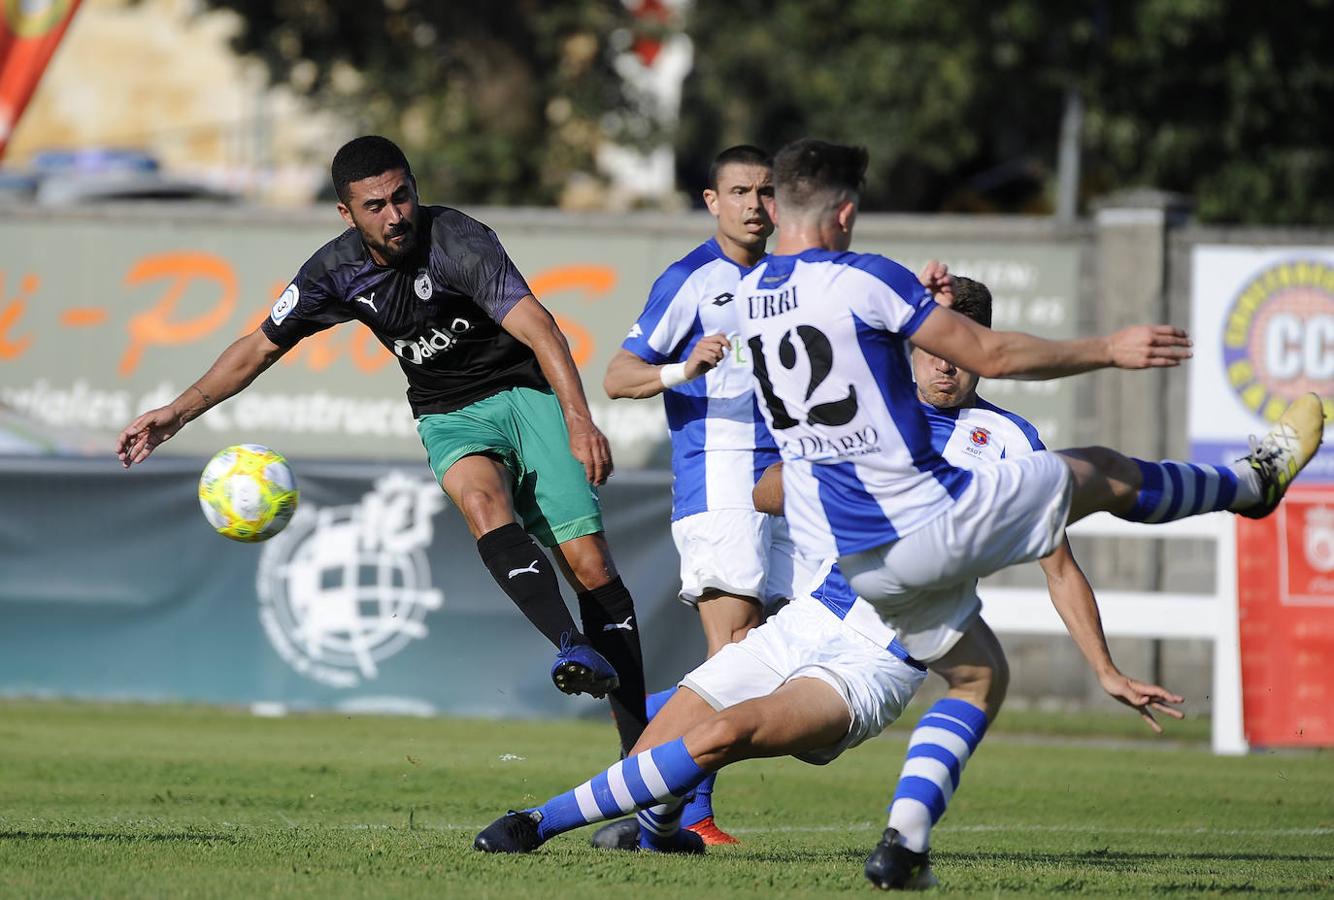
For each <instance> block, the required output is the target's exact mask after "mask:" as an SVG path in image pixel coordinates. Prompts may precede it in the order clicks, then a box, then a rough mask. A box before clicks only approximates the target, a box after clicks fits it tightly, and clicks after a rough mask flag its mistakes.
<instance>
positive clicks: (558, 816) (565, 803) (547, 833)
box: [537, 738, 708, 840]
mask: <svg viewBox="0 0 1334 900" xmlns="http://www.w3.org/2000/svg"><path fill="white" fill-rule="evenodd" d="M707 774H708V773H707V772H705V771H704V770H703V769H701V768H700V767H699V766H698V765H696V764H695V761H694V760H693V759H691V758H690V751H688V750H686V743H685V740H683V739H682V738H677V739H676V740H674V741H672V742H671V743H669V744H663V745H662V746H661V747H654V748H653V749H652V750H648V751H646V752H644V753H636V754H635V755H634V756H631V757H628V758H626V759H623V760H621V761H620V762H618V763H616V764H615V765H613V766H611V767H610V768H609V769H607V770H606V771H605V772H602V773H600V774H598V775H595V776H593V778H591V779H590V780H588V781H585V782H584V783H583V784H581V785H579V786H578V787H577V788H575V789H574V790H572V791H566V792H565V793H564V794H561V795H559V796H557V797H552V798H551V799H550V800H548V801H547V802H546V803H544V804H542V805H541V806H540V807H538V808H537V810H538V812H540V813H541V814H542V816H541V820H540V821H539V822H538V824H537V833H538V835H539V836H540V837H541V838H542V840H546V839H548V838H551V837H554V836H555V835H558V834H564V833H565V832H567V831H570V830H571V829H574V828H578V827H580V826H581V825H588V824H590V823H592V822H601V821H602V820H604V819H614V818H616V817H617V816H623V815H626V814H627V813H632V812H634V811H636V810H639V809H647V808H648V807H651V806H656V805H658V804H669V805H670V804H673V803H675V804H676V806H677V807H678V814H677V820H678V823H679V807H680V803H679V800H680V798H682V797H684V796H685V795H686V794H688V793H690V789H691V788H693V787H694V786H695V785H697V784H699V782H700V780H701V779H703V778H704V776H705V775H707ZM664 827H669V826H667V824H666V823H665V822H664Z"/></svg>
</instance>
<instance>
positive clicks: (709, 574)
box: [672, 509, 809, 606]
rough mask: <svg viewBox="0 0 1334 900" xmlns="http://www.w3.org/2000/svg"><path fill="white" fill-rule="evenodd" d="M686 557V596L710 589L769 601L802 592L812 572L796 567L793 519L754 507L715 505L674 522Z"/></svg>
mask: <svg viewBox="0 0 1334 900" xmlns="http://www.w3.org/2000/svg"><path fill="white" fill-rule="evenodd" d="M672 539H673V540H675V541H676V552H677V553H678V554H680V556H681V600H682V601H683V602H685V603H687V604H688V605H690V606H697V605H698V604H699V598H700V597H702V596H703V595H704V592H705V591H708V590H715V591H721V592H723V593H725V594H733V595H735V596H738V597H752V598H754V599H756V600H759V601H760V602H761V603H762V604H763V605H765V606H768V605H769V604H771V603H773V602H775V601H777V600H781V599H791V598H792V597H795V596H796V589H797V588H799V587H801V586H802V585H801V583H800V582H799V581H798V580H797V579H798V578H800V577H809V573H808V572H805V571H804V570H802V569H801V568H800V567H794V565H793V561H792V558H793V555H794V551H793V547H792V538H791V537H789V536H788V531H787V520H785V519H783V518H782V517H781V516H771V515H768V514H766V513H762V512H756V511H755V510H753V509H711V510H707V511H706V512H702V513H695V514H694V515H693V516H686V517H684V518H681V519H677V520H676V521H675V522H673V523H672Z"/></svg>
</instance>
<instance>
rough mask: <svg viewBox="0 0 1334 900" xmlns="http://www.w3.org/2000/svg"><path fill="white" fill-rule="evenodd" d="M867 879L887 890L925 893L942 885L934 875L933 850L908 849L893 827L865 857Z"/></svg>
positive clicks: (886, 831)
mask: <svg viewBox="0 0 1334 900" xmlns="http://www.w3.org/2000/svg"><path fill="white" fill-rule="evenodd" d="M866 880H867V881H869V882H871V884H873V885H875V886H876V887H878V888H880V889H881V890H885V891H924V890H926V889H927V888H931V887H935V886H936V885H937V884H939V882H938V881H936V876H935V875H933V874H932V873H931V851H929V850H928V851H925V852H923V853H917V852H916V851H913V850H909V849H908V848H907V847H905V846H903V844H901V843H899V833H898V831H896V830H895V829H893V828H886V829H885V833H884V835H882V836H881V838H880V843H878V844H876V845H875V849H874V850H872V851H871V855H870V856H868V857H866Z"/></svg>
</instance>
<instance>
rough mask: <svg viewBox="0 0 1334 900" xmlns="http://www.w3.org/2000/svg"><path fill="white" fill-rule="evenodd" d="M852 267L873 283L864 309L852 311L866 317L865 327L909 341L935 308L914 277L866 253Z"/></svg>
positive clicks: (892, 264)
mask: <svg viewBox="0 0 1334 900" xmlns="http://www.w3.org/2000/svg"><path fill="white" fill-rule="evenodd" d="M851 265H852V266H853V267H854V268H857V269H861V270H862V271H864V272H866V273H867V274H868V275H869V276H871V278H872V279H873V281H872V287H871V290H870V291H868V292H867V294H866V297H865V304H864V307H863V309H862V310H860V311H859V310H856V309H855V308H854V312H856V313H857V314H858V315H859V316H861V315H862V313H865V316H864V318H865V320H866V322H867V324H868V325H872V326H875V327H878V328H883V329H885V330H886V331H892V332H894V333H895V334H901V335H903V336H904V337H912V335H913V334H914V333H916V331H917V329H918V328H920V327H921V326H922V323H923V322H925V321H926V317H927V316H929V315H931V313H932V311H934V310H935V309H936V307H937V306H938V304H937V303H936V301H935V300H934V299H932V297H931V292H930V291H928V290H927V289H926V288H925V287H924V286H923V285H922V283H921V282H920V281H918V280H917V276H916V275H914V274H913V273H912V272H911V271H909V270H908V269H906V268H904V267H903V266H901V265H899V264H898V263H896V262H894V260H892V259H886V258H885V257H883V256H877V255H875V254H873V253H868V254H862V255H860V256H858V257H856V258H855V259H854V261H853V262H852V263H851Z"/></svg>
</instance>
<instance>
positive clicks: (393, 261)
mask: <svg viewBox="0 0 1334 900" xmlns="http://www.w3.org/2000/svg"><path fill="white" fill-rule="evenodd" d="M403 235H404V237H403V240H401V241H399V242H397V243H393V242H391V241H389V240H386V241H384V242H383V243H380V244H376V245H375V249H376V251H378V252H379V254H380V255H381V256H382V257H384V261H385V263H386V264H388V265H391V266H396V265H398V264H399V263H401V262H403V261H404V260H406V259H407V258H408V257H409V256H411V255H412V251H414V250H416V249H417V229H416V227H414V226H411V225H409V226H408V229H407V231H405V232H403Z"/></svg>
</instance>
